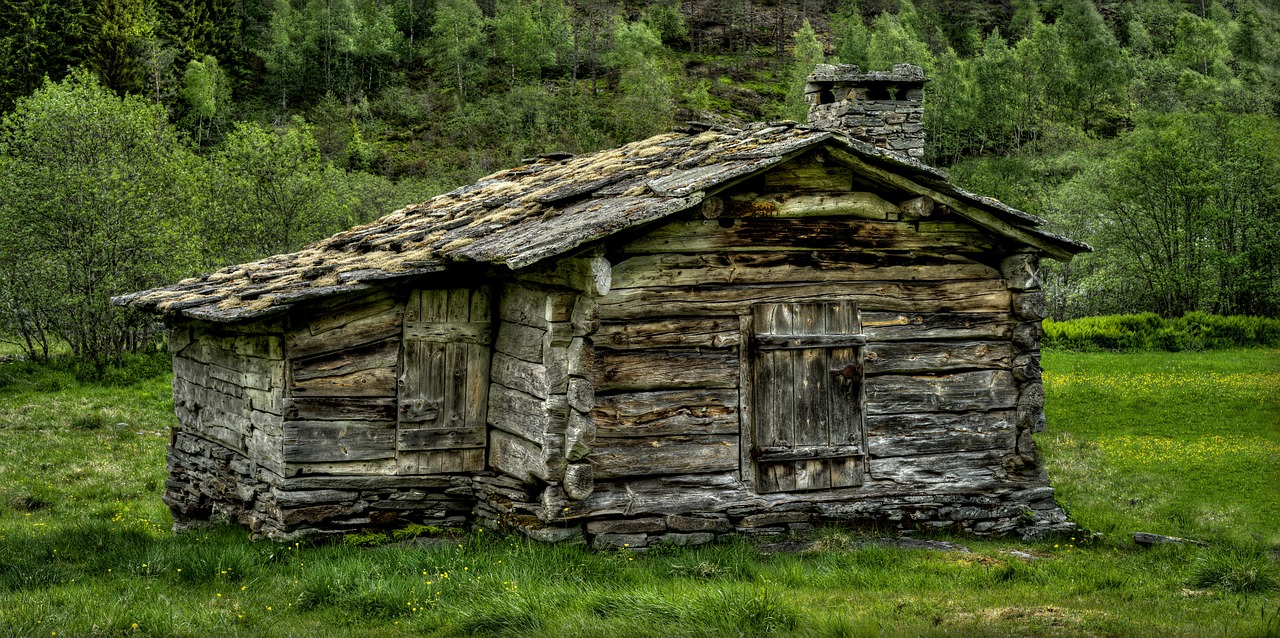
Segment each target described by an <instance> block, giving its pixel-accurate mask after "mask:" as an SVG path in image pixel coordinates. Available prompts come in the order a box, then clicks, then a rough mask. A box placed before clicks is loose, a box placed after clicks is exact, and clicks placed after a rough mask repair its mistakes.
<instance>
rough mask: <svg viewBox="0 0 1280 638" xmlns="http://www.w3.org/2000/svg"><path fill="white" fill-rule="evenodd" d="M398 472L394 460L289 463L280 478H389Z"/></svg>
mask: <svg viewBox="0 0 1280 638" xmlns="http://www.w3.org/2000/svg"><path fill="white" fill-rule="evenodd" d="M399 471H400V470H399V468H398V467H397V466H396V459H395V458H386V459H374V460H369V461H345V462H337V463H301V462H294V461H290V462H288V463H286V464H285V466H284V470H283V473H282V476H285V477H293V476H307V475H317V474H319V475H324V474H330V475H334V476H341V477H345V478H352V477H358V478H364V477H369V476H390V475H395V474H396V473H398V472H399Z"/></svg>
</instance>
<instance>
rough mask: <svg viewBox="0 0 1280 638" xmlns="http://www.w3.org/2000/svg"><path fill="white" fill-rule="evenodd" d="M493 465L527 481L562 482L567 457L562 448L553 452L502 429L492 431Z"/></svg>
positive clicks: (491, 454)
mask: <svg viewBox="0 0 1280 638" xmlns="http://www.w3.org/2000/svg"><path fill="white" fill-rule="evenodd" d="M489 465H491V466H492V467H493V469H495V470H498V471H499V472H503V473H505V474H508V475H510V476H513V477H515V478H517V479H520V480H522V481H525V482H531V481H533V479H535V478H538V479H542V480H544V481H559V480H560V479H561V478H562V477H563V476H564V470H565V465H566V464H565V459H564V455H563V454H561V453H560V450H559V449H558V447H557V449H556V452H555V453H554V454H552V453H549V452H548V451H547V450H546V449H544V447H543V446H542V445H539V444H537V443H534V442H532V441H529V440H526V439H524V438H521V437H519V436H516V435H514V434H508V433H507V432H504V431H502V430H492V431H490V433H489Z"/></svg>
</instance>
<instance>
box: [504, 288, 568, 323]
mask: <svg viewBox="0 0 1280 638" xmlns="http://www.w3.org/2000/svg"><path fill="white" fill-rule="evenodd" d="M576 296H577V295H575V294H573V293H571V292H568V291H554V290H543V289H539V288H534V287H530V286H525V285H521V284H508V285H507V286H505V287H504V288H503V290H502V301H501V302H500V303H499V304H498V314H499V316H500V317H501V318H502V320H503V321H510V322H511V323H519V324H523V325H526V326H531V327H534V328H541V329H543V330H546V329H547V327H548V324H550V323H553V322H567V321H569V318H570V316H571V315H572V314H573V303H574V299H575V297H576Z"/></svg>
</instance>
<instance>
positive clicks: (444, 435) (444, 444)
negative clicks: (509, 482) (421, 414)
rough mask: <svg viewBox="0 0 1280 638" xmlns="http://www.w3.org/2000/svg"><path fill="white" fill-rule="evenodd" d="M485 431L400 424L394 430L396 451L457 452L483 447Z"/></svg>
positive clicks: (480, 429) (481, 429)
mask: <svg viewBox="0 0 1280 638" xmlns="http://www.w3.org/2000/svg"><path fill="white" fill-rule="evenodd" d="M484 444H485V429H484V428H483V427H481V428H462V429H459V428H430V427H427V428H412V427H405V424H403V423H401V424H400V427H399V428H397V430H396V449H397V450H399V451H401V452H411V451H423V450H459V449H466V448H476V447H484Z"/></svg>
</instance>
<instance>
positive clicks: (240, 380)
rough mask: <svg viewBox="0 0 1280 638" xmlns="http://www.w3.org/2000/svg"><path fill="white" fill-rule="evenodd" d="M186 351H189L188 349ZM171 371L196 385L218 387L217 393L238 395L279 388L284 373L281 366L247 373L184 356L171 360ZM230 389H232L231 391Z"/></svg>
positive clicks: (239, 368)
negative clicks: (249, 391)
mask: <svg viewBox="0 0 1280 638" xmlns="http://www.w3.org/2000/svg"><path fill="white" fill-rule="evenodd" d="M188 350H190V349H189V348H188ZM173 371H174V374H175V375H178V376H181V377H183V378H186V379H191V380H193V381H195V382H197V383H207V385H210V386H211V387H212V386H218V389H219V391H222V392H226V393H228V394H235V395H240V394H243V390H244V389H246V388H253V389H255V390H271V389H272V388H279V387H280V386H281V385H283V378H284V371H283V366H281V365H279V362H277V365H276V366H275V368H274V369H271V370H269V371H267V372H248V371H245V370H244V369H243V366H241V367H226V366H222V365H217V364H212V363H200V362H197V361H193V360H190V359H187V358H185V357H184V356H175V357H174V358H173ZM217 382H221V383H222V384H225V385H226V386H228V387H223V386H219V385H218V384H217ZM231 388H234V390H233V389H231Z"/></svg>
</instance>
